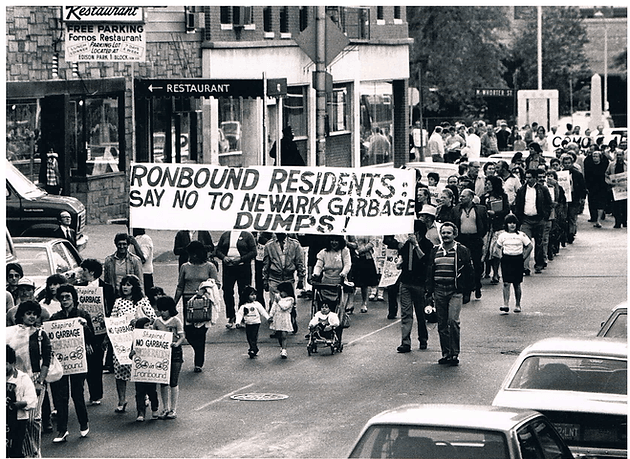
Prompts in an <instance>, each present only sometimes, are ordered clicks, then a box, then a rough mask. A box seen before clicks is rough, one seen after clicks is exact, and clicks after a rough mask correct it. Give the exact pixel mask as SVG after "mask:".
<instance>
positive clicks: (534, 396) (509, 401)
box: [492, 389, 628, 416]
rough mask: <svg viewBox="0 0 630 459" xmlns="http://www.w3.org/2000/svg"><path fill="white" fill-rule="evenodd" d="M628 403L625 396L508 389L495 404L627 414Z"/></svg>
mask: <svg viewBox="0 0 630 459" xmlns="http://www.w3.org/2000/svg"><path fill="white" fill-rule="evenodd" d="M627 403H628V397H627V396H626V395H616V394H601V393H585V392H563V391H552V390H530V389H507V390H501V391H499V393H498V394H497V395H496V397H495V398H494V401H493V402H492V405H493V406H504V407H509V408H528V409H530V410H537V411H573V412H577V413H602V414H621V415H624V416H625V415H627V413H628V405H627Z"/></svg>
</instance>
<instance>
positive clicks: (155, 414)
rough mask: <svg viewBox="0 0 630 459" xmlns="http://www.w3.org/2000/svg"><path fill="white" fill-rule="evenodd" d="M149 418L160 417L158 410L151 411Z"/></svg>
mask: <svg viewBox="0 0 630 459" xmlns="http://www.w3.org/2000/svg"><path fill="white" fill-rule="evenodd" d="M151 419H153V420H155V419H160V413H159V412H158V411H153V412H152V413H151Z"/></svg>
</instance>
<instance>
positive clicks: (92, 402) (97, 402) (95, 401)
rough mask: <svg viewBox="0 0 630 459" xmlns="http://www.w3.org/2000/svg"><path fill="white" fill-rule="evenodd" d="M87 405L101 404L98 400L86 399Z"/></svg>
mask: <svg viewBox="0 0 630 459" xmlns="http://www.w3.org/2000/svg"><path fill="white" fill-rule="evenodd" d="M87 404H88V406H99V405H100V404H101V401H100V400H89V401H88V403H87Z"/></svg>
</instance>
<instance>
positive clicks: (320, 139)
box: [315, 6, 326, 166]
mask: <svg viewBox="0 0 630 459" xmlns="http://www.w3.org/2000/svg"><path fill="white" fill-rule="evenodd" d="M316 10H317V15H316V18H315V25H316V39H317V44H316V46H317V48H316V59H315V82H316V87H315V91H316V92H315V94H316V97H315V116H316V120H315V125H316V128H315V129H316V134H317V149H316V152H317V156H316V164H317V165H318V166H323V165H325V164H326V7H325V6H317V7H316Z"/></svg>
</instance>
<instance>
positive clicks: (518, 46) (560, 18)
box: [505, 6, 590, 114]
mask: <svg viewBox="0 0 630 459" xmlns="http://www.w3.org/2000/svg"><path fill="white" fill-rule="evenodd" d="M537 33H538V25H537V19H536V15H532V16H531V17H529V18H527V19H525V21H524V23H523V24H522V27H521V28H520V30H519V31H518V32H517V36H516V38H515V40H514V41H513V44H512V47H511V48H512V52H511V56H510V58H509V59H507V60H506V61H505V64H506V68H507V69H508V72H509V73H510V74H512V75H516V78H515V81H513V82H512V84H513V86H514V88H515V89H538V56H537V54H538V38H537ZM587 42H588V38H587V36H586V27H585V26H584V24H583V22H582V19H581V17H580V12H579V9H578V8H577V7H556V6H553V7H542V84H543V89H557V90H558V93H559V110H560V113H561V114H569V112H570V105H571V94H570V91H571V90H572V91H573V96H574V103H575V102H576V101H577V102H578V104H577V105H580V104H581V103H583V102H584V101H582V100H581V99H583V94H585V93H588V90H587V89H588V88H585V86H589V85H590V71H589V66H588V61H587V59H586V55H585V53H584V45H585V44H586V43H587Z"/></svg>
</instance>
